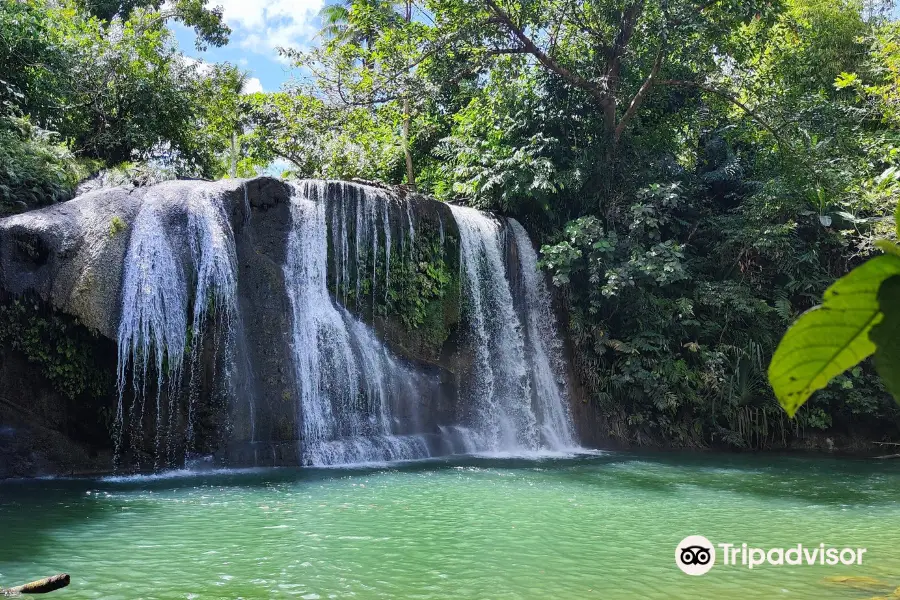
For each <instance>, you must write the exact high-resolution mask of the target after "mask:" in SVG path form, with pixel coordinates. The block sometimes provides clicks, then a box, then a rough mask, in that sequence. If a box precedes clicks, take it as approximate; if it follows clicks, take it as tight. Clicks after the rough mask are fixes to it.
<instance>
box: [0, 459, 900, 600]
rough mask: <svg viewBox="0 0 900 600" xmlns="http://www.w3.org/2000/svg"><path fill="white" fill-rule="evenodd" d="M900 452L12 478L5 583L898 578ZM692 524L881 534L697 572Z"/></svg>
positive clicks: (275, 586) (414, 591)
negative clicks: (693, 572)
mask: <svg viewBox="0 0 900 600" xmlns="http://www.w3.org/2000/svg"><path fill="white" fill-rule="evenodd" d="M898 467H900V465H893V464H890V463H878V462H873V461H862V460H832V459H825V458H797V457H776V456H768V457H731V456H724V457H723V456H712V455H683V454H671V455H649V454H646V455H635V454H621V453H610V454H606V455H603V456H599V457H589V458H580V459H579V458H575V459H571V458H570V459H545V460H515V459H506V460H492V459H485V458H472V459H462V460H453V461H449V460H447V461H443V460H442V461H429V462H423V463H413V464H407V465H399V466H391V467H381V468H374V469H373V468H370V469H282V470H262V471H244V472H225V473H221V472H219V473H210V474H187V473H183V472H182V473H180V474H174V475H173V476H172V477H168V478H167V477H158V476H157V477H153V478H140V477H138V478H124V479H116V480H43V481H13V482H6V483H3V484H0V587H4V586H6V585H14V584H16V583H22V582H25V581H29V580H32V579H37V578H39V577H43V576H47V575H50V574H55V573H57V572H68V573H70V574H71V575H72V585H71V586H70V587H69V588H68V589H66V590H64V591H61V592H56V593H55V596H57V597H59V598H61V599H64V598H72V599H75V598H104V599H114V598H122V599H133V598H282V597H285V598H286V597H300V598H307V599H315V598H323V599H324V598H349V597H353V598H418V599H423V600H429V599H438V598H454V599H469V598H484V599H510V600H512V599H547V598H566V599H579V598H604V599H607V598H612V599H617V598H660V599H663V598H665V599H673V598H676V599H677V598H685V599H694V598H738V597H740V598H775V597H777V598H816V599H829V598H835V599H837V598H871V597H873V596H876V595H879V594H882V595H889V594H890V593H892V592H893V590H894V588H896V587H897V586H900V553H898V552H897V550H896V548H897V545H898V542H900V494H898V491H900V468H898ZM690 534H701V535H705V536H706V537H708V538H710V539H711V540H713V542H714V543H718V542H726V541H727V542H737V543H741V542H747V543H749V544H753V545H757V546H763V547H773V546H789V545H796V544H797V543H803V544H804V545H809V546H818V544H819V543H820V542H824V543H826V544H831V545H835V546H853V547H856V546H860V547H866V548H867V549H868V552H867V554H866V557H865V563H864V564H863V565H862V566H859V567H857V566H854V567H827V566H815V567H805V566H804V567H790V566H786V567H763V568H759V569H756V570H753V571H748V570H747V569H742V568H734V567H725V566H722V565H717V566H716V567H715V568H714V569H713V570H712V571H711V572H710V573H709V574H707V575H706V576H703V577H689V576H687V575H684V574H682V573H681V572H680V571H679V570H678V569H677V568H676V567H675V564H674V550H675V546H676V544H677V543H678V542H679V541H680V540H681V539H682V538H683V537H685V536H687V535H690ZM841 576H852V577H867V578H873V579H874V580H878V583H873V582H872V581H868V582H867V583H866V582H860V581H849V582H846V583H843V584H840V583H834V582H831V581H828V580H827V579H826V578H828V577H841ZM860 587H862V588H864V589H858V588H860Z"/></svg>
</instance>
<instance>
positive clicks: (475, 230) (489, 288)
mask: <svg viewBox="0 0 900 600" xmlns="http://www.w3.org/2000/svg"><path fill="white" fill-rule="evenodd" d="M450 208H451V210H452V211H453V217H454V218H455V219H456V224H457V227H458V228H459V237H460V255H461V256H460V264H461V268H462V269H463V280H464V282H465V286H464V290H465V292H466V296H465V302H466V306H467V307H468V312H467V320H468V322H469V333H470V341H471V343H472V344H473V350H474V353H475V362H474V365H473V373H472V382H471V385H470V388H469V389H468V390H466V391H467V392H468V393H469V394H470V395H471V397H472V399H473V402H474V405H475V410H476V413H477V416H476V419H475V422H474V423H473V427H475V429H476V431H477V432H478V434H479V438H480V439H479V445H480V446H481V447H482V449H485V450H490V451H509V452H517V451H523V450H525V451H527V450H536V449H538V447H539V445H540V439H539V435H538V426H537V417H536V415H535V413H534V410H533V409H532V406H531V389H530V385H529V380H528V365H527V362H526V360H525V340H524V337H523V335H522V328H521V325H520V323H519V319H518V317H517V316H516V312H515V309H514V308H513V299H512V292H511V290H510V285H509V281H508V280H507V279H506V267H505V265H504V262H503V250H502V246H501V240H500V224H499V223H498V222H497V221H496V220H495V219H493V218H491V217H489V216H487V215H485V214H484V213H481V212H479V211H477V210H475V209H472V208H465V207H461V206H451V207H450Z"/></svg>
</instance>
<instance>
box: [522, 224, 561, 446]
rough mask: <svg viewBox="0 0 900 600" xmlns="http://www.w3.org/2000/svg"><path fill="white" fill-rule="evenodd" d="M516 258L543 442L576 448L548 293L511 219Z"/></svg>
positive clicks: (526, 243)
mask: <svg viewBox="0 0 900 600" xmlns="http://www.w3.org/2000/svg"><path fill="white" fill-rule="evenodd" d="M508 222H509V226H510V228H511V229H512V231H513V237H514V238H515V244H516V250H517V254H518V257H519V273H520V276H521V278H522V279H521V281H522V285H521V287H522V289H523V296H524V298H523V300H524V310H523V313H524V320H525V333H526V335H525V340H526V348H527V353H528V363H529V366H530V368H529V373H530V374H531V387H532V391H533V392H534V401H535V406H536V408H537V413H538V420H539V422H540V424H541V433H542V435H543V438H544V440H545V443H546V444H547V445H548V446H549V447H550V448H552V449H554V450H563V449H569V448H574V447H576V446H577V444H576V442H575V434H574V429H575V426H574V424H573V422H572V415H571V413H570V412H569V394H568V390H567V389H566V383H565V381H566V378H565V360H564V358H563V343H562V340H561V339H560V337H559V333H558V329H557V322H556V315H555V314H554V312H553V304H552V302H551V299H550V292H549V291H548V290H547V285H546V283H545V281H544V277H543V276H542V274H541V272H540V270H539V269H538V264H537V253H536V252H535V251H534V247H533V246H532V245H531V240H530V239H529V238H528V234H527V233H526V232H525V228H524V227H522V226H521V225H520V224H519V222H518V221H516V220H515V219H509V221H508Z"/></svg>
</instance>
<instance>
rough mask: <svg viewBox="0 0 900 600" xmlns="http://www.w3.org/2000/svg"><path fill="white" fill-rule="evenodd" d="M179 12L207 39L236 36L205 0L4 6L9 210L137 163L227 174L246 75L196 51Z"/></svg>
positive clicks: (25, 1)
mask: <svg viewBox="0 0 900 600" xmlns="http://www.w3.org/2000/svg"><path fill="white" fill-rule="evenodd" d="M172 20H178V21H181V22H182V23H184V24H185V25H188V26H192V27H194V28H195V30H196V32H197V40H198V44H201V45H204V44H215V45H221V44H223V43H225V42H226V41H227V35H228V29H227V27H226V26H225V25H224V24H223V23H222V21H221V12H220V11H218V10H209V9H207V8H205V7H204V6H203V3H202V2H198V1H197V0H181V1H179V2H174V3H170V4H167V5H166V6H165V7H163V6H162V3H161V2H127V3H122V4H119V3H113V2H75V1H63V2H45V1H42V0H21V1H20V0H16V1H12V2H4V3H3V4H2V7H0V138H2V140H3V143H2V144H0V146H2V149H0V153H2V156H3V160H2V163H0V202H2V210H3V212H9V211H12V210H18V209H20V208H23V207H24V206H31V205H34V204H40V203H45V202H53V201H57V200H59V199H61V198H65V197H66V196H68V195H69V194H70V193H71V191H72V189H73V187H74V185H75V184H76V183H77V182H78V181H79V180H80V179H82V178H84V176H85V175H86V174H89V173H92V172H96V171H97V170H98V169H99V168H101V167H102V166H110V167H112V166H116V165H118V164H120V163H123V162H127V161H152V162H156V163H159V164H161V165H165V166H167V167H169V168H171V169H173V170H174V171H175V172H176V173H177V174H179V175H193V176H207V177H213V176H216V175H221V174H223V172H225V171H226V168H225V166H223V160H224V159H223V158H222V157H223V155H224V154H225V153H226V151H227V150H228V149H229V148H230V145H231V138H232V131H228V127H231V128H232V130H234V132H235V133H236V132H237V131H236V128H237V127H238V120H239V119H238V117H237V104H238V102H237V98H238V96H239V95H240V91H241V87H242V85H243V79H242V77H243V76H242V75H241V74H240V73H239V72H238V71H237V70H236V69H235V68H234V67H232V66H229V65H221V66H216V67H215V68H211V67H209V66H208V65H202V64H199V63H197V62H196V61H192V60H189V59H186V58H185V57H184V56H183V55H182V54H181V53H180V52H179V51H178V50H177V49H176V47H175V45H174V42H173V39H172V36H171V34H170V32H169V30H168V29H167V27H166V23H167V22H170V21H172ZM229 110H230V111H231V115H230V116H229V115H228V114H226V113H227V112H228V111H229ZM224 164H225V165H226V166H227V161H226V162H225V163H224Z"/></svg>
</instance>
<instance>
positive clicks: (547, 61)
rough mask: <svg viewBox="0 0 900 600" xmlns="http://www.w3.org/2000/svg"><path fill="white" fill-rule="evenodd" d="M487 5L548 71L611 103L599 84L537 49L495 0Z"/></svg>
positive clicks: (601, 100)
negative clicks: (577, 73)
mask: <svg viewBox="0 0 900 600" xmlns="http://www.w3.org/2000/svg"><path fill="white" fill-rule="evenodd" d="M484 2H485V4H487V6H488V8H489V9H490V10H491V12H492V13H494V16H495V17H496V19H497V21H499V22H500V23H501V24H502V25H503V26H504V27H505V28H506V29H507V30H508V31H509V32H510V33H511V34H512V35H513V36H515V37H516V39H518V40H519V43H521V44H522V49H523V50H524V51H526V52H528V53H529V54H531V55H533V56H534V57H535V58H536V59H537V60H538V62H539V63H541V64H542V65H544V67H546V68H547V69H549V70H550V71H552V72H553V73H556V74H557V75H559V76H560V77H562V78H563V79H564V80H566V81H567V82H569V83H571V84H572V85H574V86H575V87H577V88H580V89H582V90H584V91H586V92H588V93H589V94H590V95H592V96H593V97H594V98H596V99H597V100H598V101H599V102H600V103H601V104H604V105H605V104H608V103H609V102H610V101H611V98H610V97H609V95H608V94H607V93H606V92H605V91H604V90H603V89H601V88H600V86H598V85H597V84H595V83H593V82H591V81H589V80H587V79H585V78H583V77H581V76H580V75H576V74H575V73H573V72H571V71H570V70H568V69H567V68H565V67H564V66H562V65H560V64H559V63H558V62H556V61H555V60H553V59H552V58H551V57H550V56H548V55H547V54H546V53H545V52H544V51H543V50H541V49H540V48H538V47H537V45H536V44H535V43H534V42H533V41H531V38H529V37H528V36H527V35H525V32H524V31H522V29H520V28H519V27H518V26H516V24H515V23H514V22H513V20H512V19H511V18H510V16H509V15H508V14H506V12H505V11H504V10H503V9H502V8H500V6H498V5H497V3H496V2H495V1H494V0H484Z"/></svg>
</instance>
